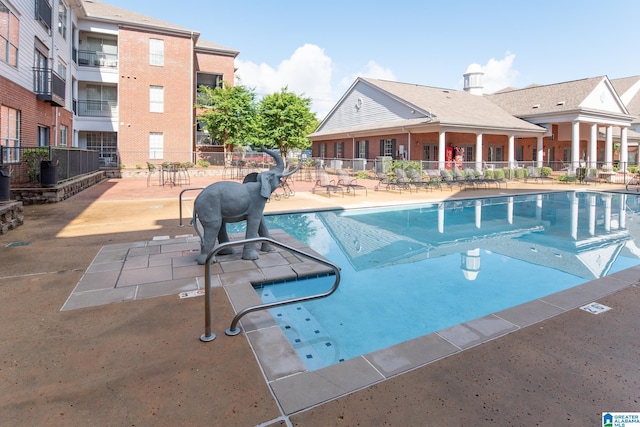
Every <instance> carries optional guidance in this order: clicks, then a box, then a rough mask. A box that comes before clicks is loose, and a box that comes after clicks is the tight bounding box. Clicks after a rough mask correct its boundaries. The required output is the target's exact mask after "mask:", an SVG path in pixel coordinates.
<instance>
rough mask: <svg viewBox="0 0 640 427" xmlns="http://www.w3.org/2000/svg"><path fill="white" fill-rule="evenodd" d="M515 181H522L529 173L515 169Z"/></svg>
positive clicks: (521, 169) (522, 169)
mask: <svg viewBox="0 0 640 427" xmlns="http://www.w3.org/2000/svg"><path fill="white" fill-rule="evenodd" d="M515 176H516V179H524V178H527V177H528V176H529V171H528V170H526V169H524V168H517V169H516V170H515Z"/></svg>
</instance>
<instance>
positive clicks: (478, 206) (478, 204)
mask: <svg viewBox="0 0 640 427" xmlns="http://www.w3.org/2000/svg"><path fill="white" fill-rule="evenodd" d="M475 208H476V228H477V229H478V230H479V229H481V228H482V200H476V206H475Z"/></svg>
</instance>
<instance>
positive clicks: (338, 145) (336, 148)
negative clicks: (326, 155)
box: [333, 142, 344, 159]
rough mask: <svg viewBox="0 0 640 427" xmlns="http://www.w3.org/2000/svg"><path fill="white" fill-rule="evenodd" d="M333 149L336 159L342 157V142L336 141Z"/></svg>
mask: <svg viewBox="0 0 640 427" xmlns="http://www.w3.org/2000/svg"><path fill="white" fill-rule="evenodd" d="M333 151H334V153H335V156H336V159H342V158H343V157H344V142H336V143H335V145H334V147H333Z"/></svg>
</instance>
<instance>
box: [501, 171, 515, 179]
mask: <svg viewBox="0 0 640 427" xmlns="http://www.w3.org/2000/svg"><path fill="white" fill-rule="evenodd" d="M502 172H503V173H504V177H505V178H506V179H508V180H512V179H513V178H514V175H515V174H514V172H513V169H509V168H504V169H502Z"/></svg>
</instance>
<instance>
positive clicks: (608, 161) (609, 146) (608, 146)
mask: <svg viewBox="0 0 640 427" xmlns="http://www.w3.org/2000/svg"><path fill="white" fill-rule="evenodd" d="M604 164H605V166H607V167H612V166H613V126H607V140H606V142H605V146H604Z"/></svg>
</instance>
